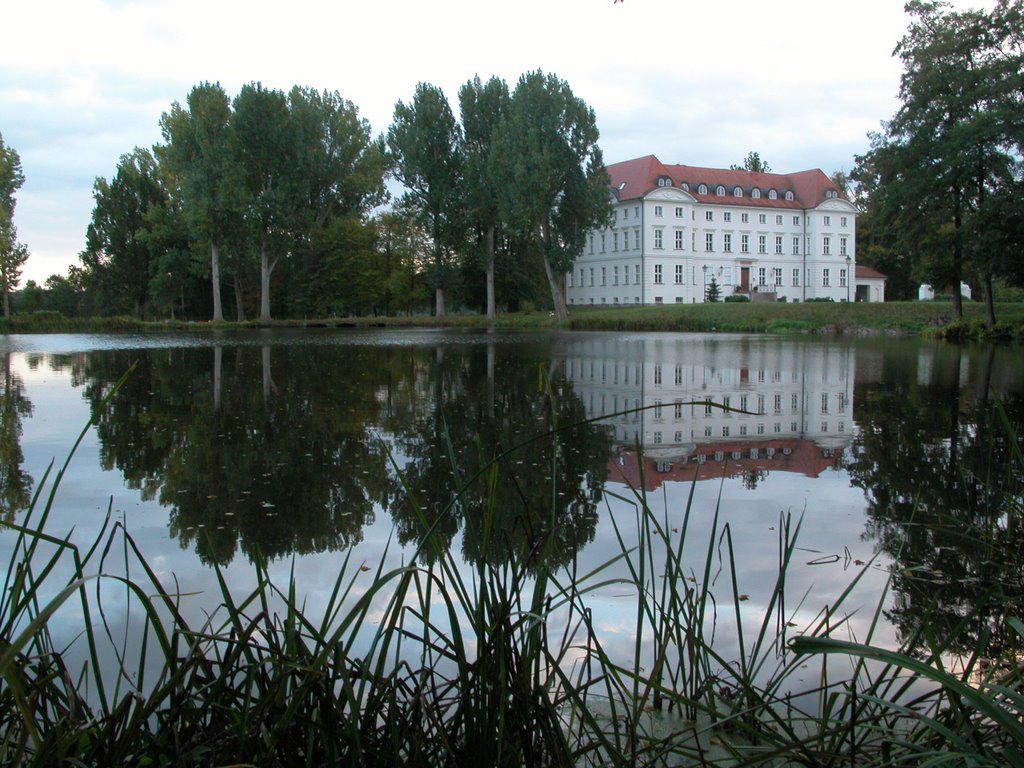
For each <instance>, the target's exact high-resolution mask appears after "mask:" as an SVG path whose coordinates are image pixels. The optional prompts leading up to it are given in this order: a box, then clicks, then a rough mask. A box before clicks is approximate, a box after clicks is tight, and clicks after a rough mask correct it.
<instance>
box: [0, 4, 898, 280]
mask: <svg viewBox="0 0 1024 768" xmlns="http://www.w3.org/2000/svg"><path fill="white" fill-rule="evenodd" d="M907 22H908V19H907V17H906V16H905V14H904V12H903V5H902V2H900V0H861V1H860V2H858V3H856V4H849V3H822V2H819V0H786V2H782V3H768V2H764V0H719V1H718V2H696V1H694V0H621V2H617V3H616V2H613V1H612V0H515V1H514V2H506V3H500V4H490V3H482V2H480V1H479V0H476V1H475V2H471V1H470V0H437V1H436V2H428V1H425V0H391V1H389V0H376V1H375V2H374V1H371V0H364V2H359V3H353V2H351V1H350V0H335V2H331V3H328V2H321V1H319V0H291V2H288V3H269V2H265V1H264V0H253V1H251V2H246V3H240V2H235V1H234V0H202V1H200V0H177V2H175V3H173V4H171V3H169V2H162V1H161V0H55V1H54V2H32V1H30V0H12V2H10V3H7V4H6V7H5V10H4V25H5V27H6V28H7V30H9V31H8V33H7V34H5V35H4V44H3V45H2V46H0V134H2V136H3V138H4V142H5V143H6V144H7V146H9V147H13V148H14V149H15V150H16V151H17V152H18V153H19V155H20V156H21V164H22V170H23V172H24V174H25V179H26V180H25V184H24V186H23V187H22V188H21V190H20V191H19V193H18V195H17V209H16V211H15V224H16V225H17V227H18V239H19V240H20V241H21V242H22V243H25V244H26V245H27V246H28V248H29V251H30V253H31V256H30V257H29V260H28V262H27V263H26V265H25V269H24V273H23V282H24V280H35V281H37V282H40V283H41V282H43V281H44V280H45V279H46V278H47V277H48V276H49V275H51V274H55V273H56V274H66V272H67V268H68V266H69V265H71V264H75V263H78V253H79V252H80V251H81V250H82V248H83V247H84V243H85V230H86V227H87V226H88V224H89V221H90V217H91V214H92V207H93V199H92V187H93V182H94V181H95V179H96V178H97V177H104V178H108V179H109V178H110V177H112V176H113V174H114V172H115V169H116V166H117V162H118V158H119V157H120V156H121V155H123V154H125V153H128V152H130V151H132V149H134V148H135V147H151V146H153V145H154V144H156V143H159V142H160V141H161V136H160V127H159V121H160V115H161V114H162V113H163V112H165V111H167V110H168V109H169V108H170V106H171V104H172V103H173V102H175V101H179V102H184V100H185V98H186V96H187V94H188V92H189V90H190V89H191V88H192V87H193V86H194V85H196V84H197V83H199V82H202V81H205V80H208V81H217V82H220V83H221V84H222V85H223V86H224V88H225V90H226V91H227V92H228V93H229V94H230V95H234V94H237V93H238V91H239V89H240V88H241V86H242V85H244V84H245V83H248V82H257V81H258V82H262V83H263V84H264V85H265V86H268V87H272V88H280V89H282V90H288V89H289V88H291V86H292V85H302V86H309V87H313V88H317V89H326V90H330V91H337V92H338V93H340V94H341V96H342V97H344V98H346V99H349V100H350V101H352V102H353V103H354V104H355V105H356V107H357V108H358V109H359V112H360V115H361V116H362V117H364V118H366V119H367V120H368V121H369V122H370V125H371V126H372V129H373V131H374V133H375V134H377V133H383V132H385V131H386V130H387V128H388V125H389V124H390V121H391V116H392V114H393V111H394V105H395V102H396V101H398V100H402V101H406V102H408V101H409V100H410V99H411V97H412V93H413V90H414V88H415V86H416V84H417V83H418V82H421V81H422V82H429V83H433V84H434V85H437V86H439V87H441V88H442V89H443V90H444V92H445V94H446V95H447V96H448V98H449V100H450V101H451V102H452V105H453V109H456V110H457V94H458V89H459V87H460V86H461V85H462V84H463V83H464V82H466V81H467V80H469V79H471V78H472V77H473V76H474V75H479V76H480V77H481V79H483V80H486V79H488V78H489V77H491V76H492V75H497V76H499V77H502V78H504V79H505V80H506V81H508V83H509V85H510V87H512V86H514V85H515V82H516V81H517V80H518V78H519V76H520V75H521V74H523V73H524V72H527V71H532V70H536V69H541V70H544V71H545V72H549V73H554V74H556V75H558V76H559V77H560V78H562V79H563V80H565V81H567V82H568V83H569V85H570V86H571V87H572V89H573V91H574V93H575V94H576V95H577V96H578V97H580V98H582V99H584V100H585V101H586V102H587V103H589V104H590V105H591V106H592V107H593V109H594V111H595V113H596V116H597V124H598V128H599V129H600V132H601V140H600V146H601V148H602V151H603V153H604V158H605V161H606V162H607V163H613V162H618V161H622V160H629V159H631V158H635V157H640V156H644V155H648V154H653V155H656V156H657V157H658V158H659V159H660V160H662V161H663V162H666V163H681V164H686V165H696V166H709V167H728V166H729V165H731V164H734V163H741V162H742V161H743V159H744V157H745V156H746V155H747V153H748V152H750V151H752V150H755V151H757V152H758V153H760V155H761V157H762V158H763V159H764V160H766V161H767V162H768V163H769V165H770V166H771V168H772V170H774V171H776V172H780V173H787V172H792V171H799V170H806V169H809V168H821V169H822V170H824V171H825V172H826V173H832V172H833V171H836V170H845V171H849V170H850V169H851V168H852V167H853V165H854V156H855V155H857V154H860V153H863V152H865V151H866V150H867V148H868V146H869V139H868V132H870V131H875V130H878V128H879V127H880V124H881V121H883V120H886V119H888V118H889V117H891V116H892V114H893V113H894V112H895V110H896V107H897V93H898V88H899V76H900V73H901V65H900V62H899V61H898V60H897V59H895V58H893V56H892V52H893V49H894V47H895V45H896V43H897V42H898V40H899V39H900V37H901V36H902V35H903V33H904V31H905V30H906V26H907Z"/></svg>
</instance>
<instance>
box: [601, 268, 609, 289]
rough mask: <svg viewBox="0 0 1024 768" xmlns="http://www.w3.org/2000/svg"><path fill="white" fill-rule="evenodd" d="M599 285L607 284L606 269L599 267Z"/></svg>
mask: <svg viewBox="0 0 1024 768" xmlns="http://www.w3.org/2000/svg"><path fill="white" fill-rule="evenodd" d="M601 285H608V270H607V269H606V268H605V267H601Z"/></svg>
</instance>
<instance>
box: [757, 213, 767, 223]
mask: <svg viewBox="0 0 1024 768" xmlns="http://www.w3.org/2000/svg"><path fill="white" fill-rule="evenodd" d="M757 223H758V224H767V223H768V217H767V216H765V215H764V214H763V213H759V214H757Z"/></svg>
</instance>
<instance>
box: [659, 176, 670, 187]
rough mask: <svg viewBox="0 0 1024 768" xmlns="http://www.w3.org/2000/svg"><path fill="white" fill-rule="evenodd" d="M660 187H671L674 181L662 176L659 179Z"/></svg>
mask: <svg viewBox="0 0 1024 768" xmlns="http://www.w3.org/2000/svg"><path fill="white" fill-rule="evenodd" d="M658 186H659V187H671V186H672V179H670V178H669V177H668V176H660V177H659V178H658Z"/></svg>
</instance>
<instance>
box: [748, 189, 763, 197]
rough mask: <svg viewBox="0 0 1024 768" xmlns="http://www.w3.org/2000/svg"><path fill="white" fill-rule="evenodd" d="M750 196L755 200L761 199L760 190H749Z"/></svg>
mask: <svg viewBox="0 0 1024 768" xmlns="http://www.w3.org/2000/svg"><path fill="white" fill-rule="evenodd" d="M750 196H751V197H752V198H754V199H755V200H760V199H761V190H760V189H757V187H755V188H754V189H752V190H750Z"/></svg>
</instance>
